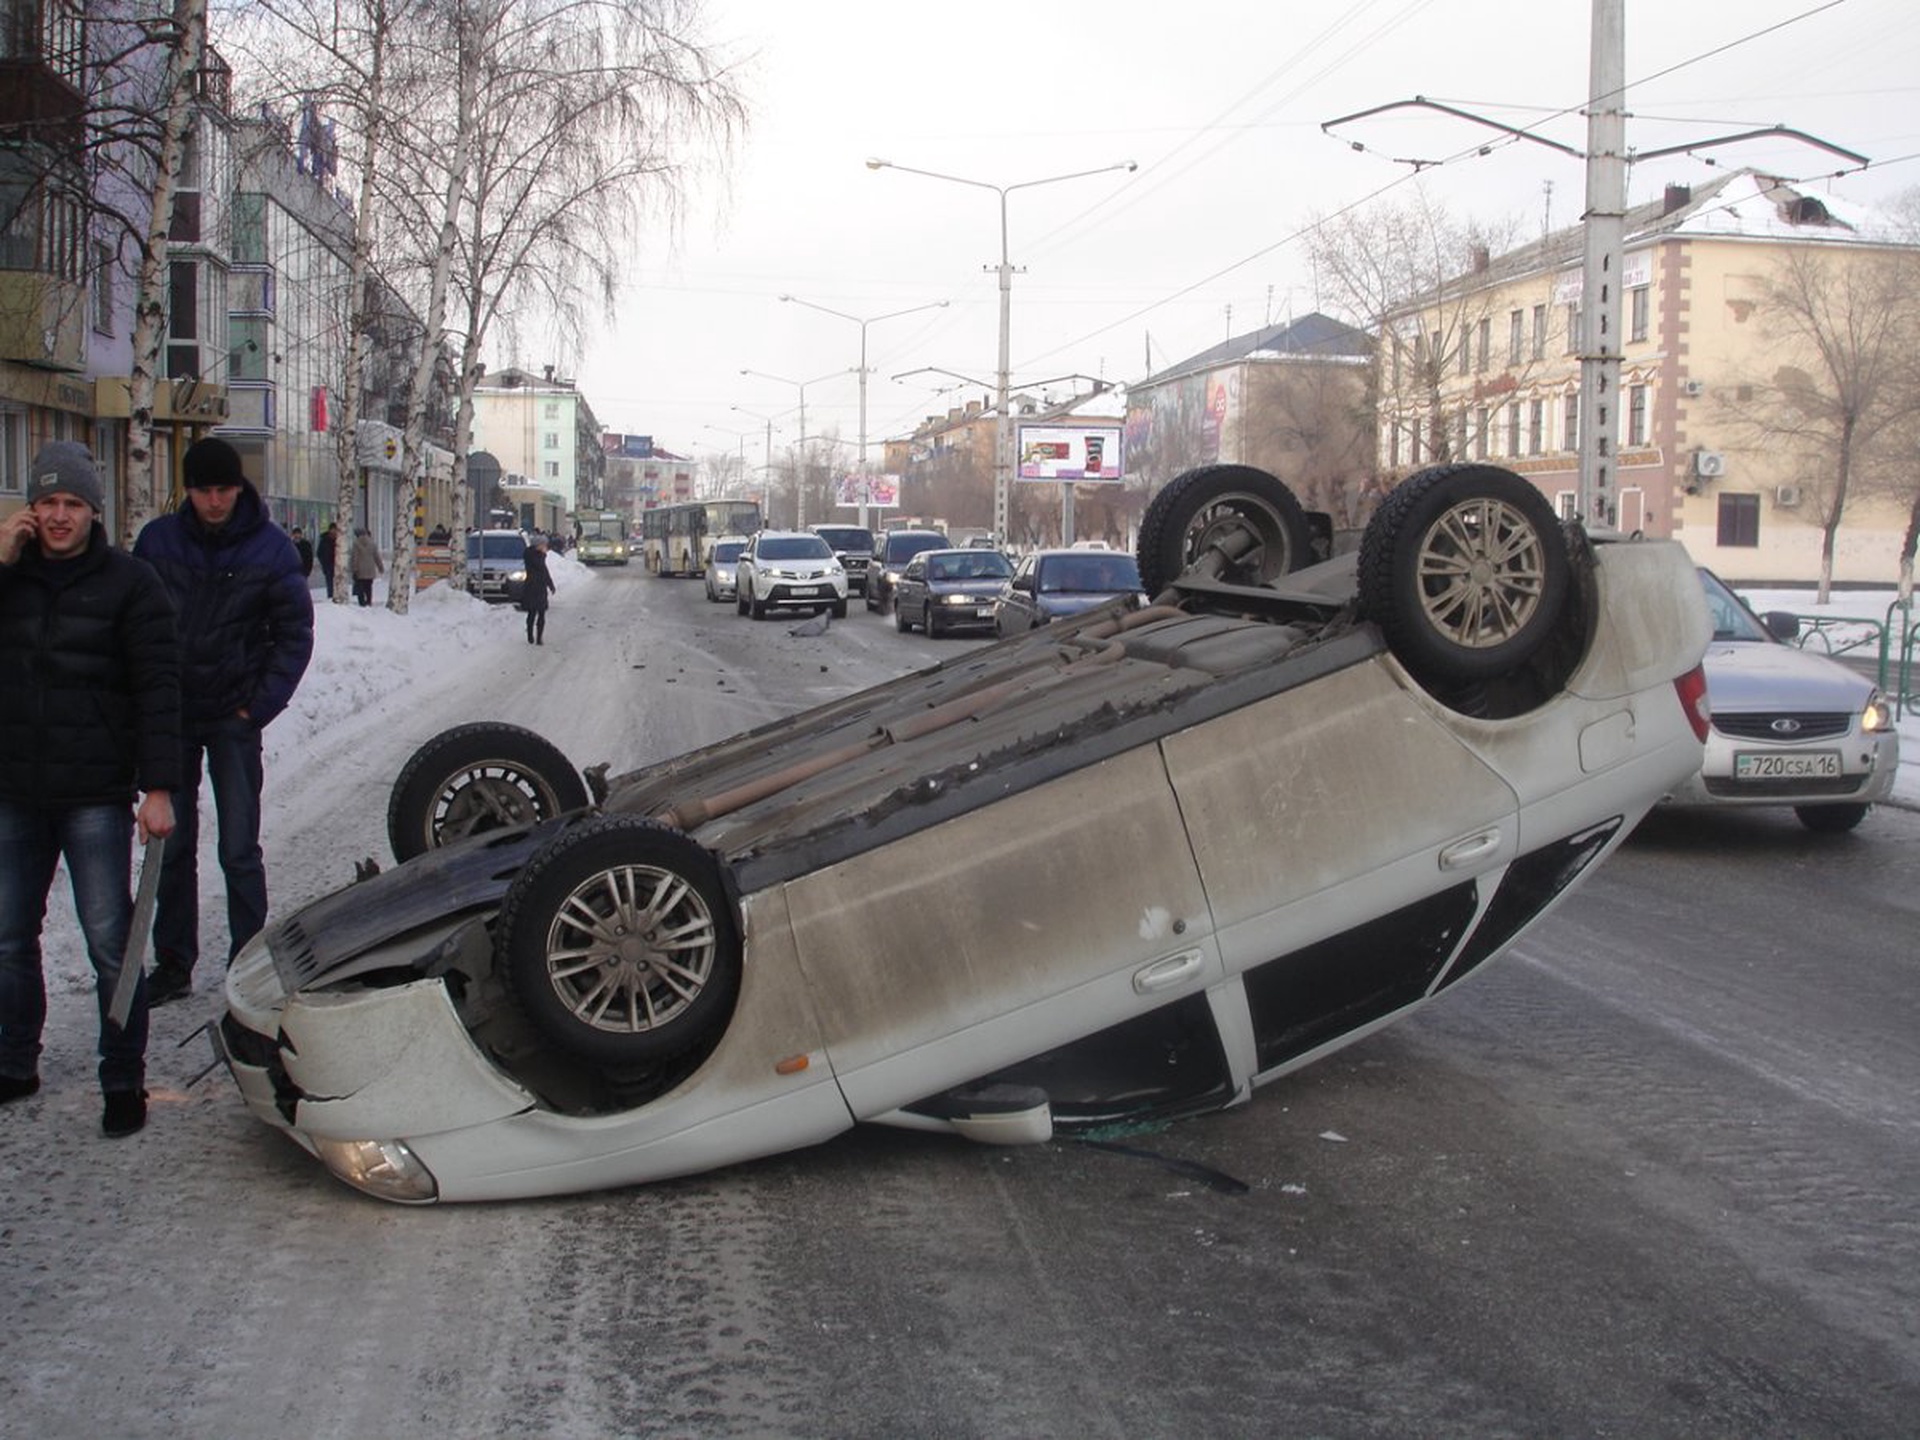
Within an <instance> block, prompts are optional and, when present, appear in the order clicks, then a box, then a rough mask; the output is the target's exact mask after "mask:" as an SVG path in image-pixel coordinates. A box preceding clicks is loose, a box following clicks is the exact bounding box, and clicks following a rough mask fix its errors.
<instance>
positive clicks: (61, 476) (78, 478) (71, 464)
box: [27, 440, 107, 514]
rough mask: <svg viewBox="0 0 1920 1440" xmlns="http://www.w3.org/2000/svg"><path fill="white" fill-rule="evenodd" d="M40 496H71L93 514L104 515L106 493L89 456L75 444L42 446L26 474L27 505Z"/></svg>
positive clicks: (80, 446)
mask: <svg viewBox="0 0 1920 1440" xmlns="http://www.w3.org/2000/svg"><path fill="white" fill-rule="evenodd" d="M43 495H72V496H74V497H76V498H78V499H81V500H84V501H86V502H87V504H89V505H91V506H92V507H93V508H94V512H95V513H96V514H105V513H106V509H107V492H106V490H105V489H104V488H103V487H102V486H101V484H100V472H99V471H98V470H96V469H95V468H94V465H93V452H92V451H90V450H88V449H87V447H86V446H84V445H82V444H80V443H79V442H78V441H75V440H55V441H54V442H52V443H51V444H49V445H42V446H41V447H40V453H39V454H38V455H36V456H34V457H33V468H32V469H30V470H29V471H28V472H27V503H28V504H29V505H31V504H32V503H33V502H34V501H36V500H38V499H40V498H41V496H43Z"/></svg>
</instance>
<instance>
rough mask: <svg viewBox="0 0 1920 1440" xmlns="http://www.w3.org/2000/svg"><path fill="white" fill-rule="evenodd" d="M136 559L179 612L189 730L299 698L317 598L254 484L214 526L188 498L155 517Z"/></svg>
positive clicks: (261, 721) (260, 720)
mask: <svg viewBox="0 0 1920 1440" xmlns="http://www.w3.org/2000/svg"><path fill="white" fill-rule="evenodd" d="M133 553H134V554H135V556H137V557H138V558H140V559H142V560H145V561H146V562H147V563H148V564H150V565H151V566H153V568H154V569H155V570H157V571H159V572H160V578H161V580H162V581H164V582H165V584H166V587H167V593H168V594H169V595H170V596H172V597H173V603H174V607H175V609H177V610H178V611H179V615H180V664H181V670H180V683H181V691H182V694H183V695H184V697H185V701H186V712H185V713H186V721H187V724H188V725H189V726H195V725H205V724H209V723H211V722H213V721H216V720H224V719H226V718H227V717H228V716H230V715H236V714H238V713H239V712H240V711H241V710H243V709H244V710H245V711H246V712H247V714H248V716H249V717H251V719H252V720H253V723H254V724H255V725H257V726H259V727H260V728H261V729H263V730H264V729H265V728H266V726H267V724H268V722H270V721H271V720H272V719H273V717H274V716H276V715H278V714H279V713H280V712H281V711H282V710H284V709H286V708H287V702H288V701H289V700H291V699H292V698H293V692H294V688H295V687H296V686H298V685H299V683H300V677H301V676H302V675H304V674H306V671H307V661H308V660H310V659H311V658H312V657H313V595H312V592H311V591H309V590H308V589H307V577H306V576H304V575H302V574H301V573H300V556H299V555H298V554H297V553H296V552H295V551H294V548H293V541H292V540H290V539H289V538H288V537H287V534H286V532H285V531H284V530H282V529H281V528H280V527H279V526H278V525H275V524H274V523H273V522H272V521H271V520H270V519H268V518H267V511H266V507H265V506H264V505H262V504H261V503H260V496H259V493H258V492H257V491H255V490H254V488H253V486H251V485H248V486H246V487H245V489H244V490H243V491H242V492H241V494H240V497H239V500H238V502H237V503H236V504H235V506H234V511H233V517H232V518H231V519H229V520H228V521H227V523H226V524H224V525H222V526H221V527H220V528H219V529H218V530H209V529H208V528H207V527H206V526H205V525H202V524H201V523H200V519H199V517H198V516H197V515H195V514H194V511H193V502H192V500H183V501H182V502H181V503H180V508H179V509H178V510H175V511H173V512H172V513H171V514H167V515H161V516H157V517H156V518H154V519H153V520H150V521H148V522H147V525H146V528H145V529H143V530H142V531H141V532H140V536H139V538H138V539H136V540H135V541H134V542H133Z"/></svg>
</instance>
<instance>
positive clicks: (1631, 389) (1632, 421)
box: [1627, 385, 1647, 445]
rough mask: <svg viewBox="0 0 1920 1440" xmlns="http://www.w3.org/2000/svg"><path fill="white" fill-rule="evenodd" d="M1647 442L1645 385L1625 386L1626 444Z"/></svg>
mask: <svg viewBox="0 0 1920 1440" xmlns="http://www.w3.org/2000/svg"><path fill="white" fill-rule="evenodd" d="M1646 443H1647V387H1646V386H1644V385H1629V386H1628V387H1627V444H1629V445H1644V444H1646Z"/></svg>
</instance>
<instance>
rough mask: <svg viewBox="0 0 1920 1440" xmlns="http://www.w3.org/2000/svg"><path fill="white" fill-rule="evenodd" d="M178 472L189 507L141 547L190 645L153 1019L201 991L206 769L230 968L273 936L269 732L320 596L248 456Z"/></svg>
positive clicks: (147, 532)
mask: <svg viewBox="0 0 1920 1440" xmlns="http://www.w3.org/2000/svg"><path fill="white" fill-rule="evenodd" d="M180 463H181V467H182V469H183V470H184V471H185V472H186V480H187V498H186V500H185V502H183V503H182V504H181V506H180V508H179V509H177V510H174V511H172V512H171V513H169V514H166V515H161V516H159V517H157V518H156V519H154V520H152V521H151V522H149V523H148V525H147V527H146V529H144V530H142V531H141V532H140V538H139V539H138V540H136V541H135V542H134V546H133V553H134V554H135V555H136V556H138V557H139V558H140V559H142V560H145V561H147V562H148V563H150V564H151V565H152V566H153V568H154V569H156V570H158V571H159V572H160V579H161V580H162V582H164V583H165V585H166V587H167V593H168V595H169V596H171V597H172V599H173V607H174V610H175V612H176V613H177V615H178V616H179V635H180V661H181V672H180V673H181V681H180V693H181V701H182V736H181V746H180V755H181V764H180V788H179V789H178V790H177V791H176V792H175V793H174V812H175V819H176V821H177V823H176V824H175V826H174V831H173V834H172V835H171V836H170V837H168V840H167V851H166V863H165V865H164V866H163V867H162V868H161V871H160V903H159V908H158V909H157V910H156V911H155V913H154V921H153V951H154V965H153V971H152V973H151V974H149V975H148V976H147V987H148V991H147V994H148V999H149V1001H150V1002H151V1003H152V1004H155V1005H163V1004H165V1003H166V1002H168V1001H169V1000H176V999H178V998H179V997H181V996H182V995H186V994H188V993H189V992H190V991H191V990H192V988H193V967H194V965H195V964H196V963H197V962H198V960H199V957H200V878H199V855H200V820H199V797H200V777H201V774H202V773H203V763H204V773H205V774H206V775H207V776H208V777H209V778H210V779H211V780H212V782H213V807H214V811H215V813H216V815H217V816H218V817H219V824H220V851H219V853H220V869H221V871H222V873H223V874H224V875H225V876H226V882H227V963H228V964H232V963H233V957H234V956H235V955H237V954H238V953H239V952H240V947H241V946H242V945H244V944H246V943H247V941H249V940H251V939H252V938H253V937H254V935H255V934H256V933H258V932H259V930H260V928H261V927H262V926H263V925H265V924H266V923H267V867H266V862H265V860H264V859H263V857H262V855H261V853H260V794H261V790H262V789H263V787H264V785H265V772H264V770H263V767H262V765H261V732H262V731H264V730H265V729H266V728H267V726H268V724H269V723H271V722H272V720H273V718H274V717H275V716H276V715H278V714H279V713H280V712H281V711H282V710H284V709H286V708H287V702H288V701H290V700H291V699H292V698H293V692H294V689H295V688H296V687H297V686H298V685H299V684H300V677H301V676H302V675H304V674H305V673H306V669H307V661H308V660H309V659H310V658H311V657H312V655H313V592H312V591H311V590H309V589H308V588H307V582H306V581H305V580H304V579H302V578H301V576H300V557H299V555H298V554H297V553H296V552H295V550H294V548H293V542H292V541H291V540H289V539H288V538H287V536H286V534H285V532H283V531H282V530H281V529H280V527H279V526H277V525H275V524H274V523H273V521H271V520H270V519H268V518H267V507H266V505H265V504H264V503H263V502H262V501H261V499H260V492H259V491H257V490H255V489H254V488H253V482H252V481H250V480H248V479H247V477H246V474H245V472H244V471H242V470H241V468H240V452H239V451H237V450H235V449H234V448H233V446H231V445H229V444H228V443H227V442H226V441H224V440H221V439H218V438H216V437H211V436H209V437H208V438H206V439H204V440H196V441H195V442H194V443H193V444H192V445H190V446H188V447H187V452H186V454H185V455H183V456H181V459H180Z"/></svg>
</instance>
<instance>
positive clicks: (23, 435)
mask: <svg viewBox="0 0 1920 1440" xmlns="http://www.w3.org/2000/svg"><path fill="white" fill-rule="evenodd" d="M26 491H27V414H26V411H24V410H13V409H4V410H0V495H24V494H26Z"/></svg>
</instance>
